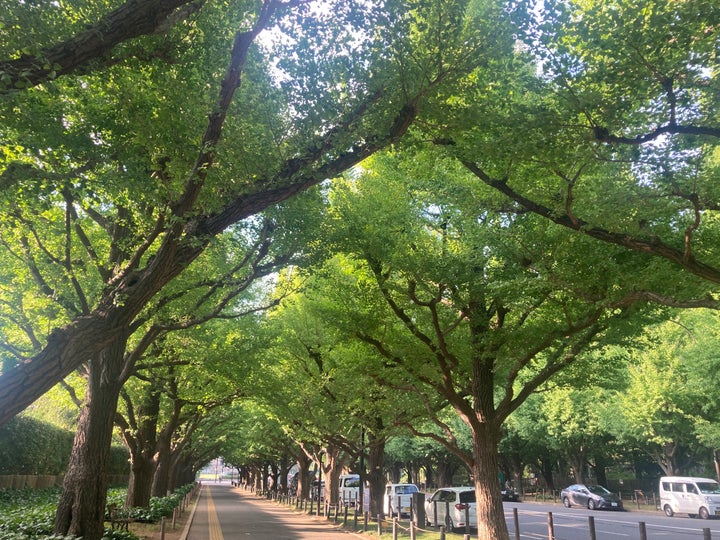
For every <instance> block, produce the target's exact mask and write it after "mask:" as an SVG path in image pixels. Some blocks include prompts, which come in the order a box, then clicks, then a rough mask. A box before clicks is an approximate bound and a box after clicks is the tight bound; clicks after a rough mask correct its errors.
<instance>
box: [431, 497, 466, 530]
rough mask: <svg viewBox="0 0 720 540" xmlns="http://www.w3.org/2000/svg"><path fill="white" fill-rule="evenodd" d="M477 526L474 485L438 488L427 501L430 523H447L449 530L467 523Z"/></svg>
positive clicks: (436, 525) (437, 524)
mask: <svg viewBox="0 0 720 540" xmlns="http://www.w3.org/2000/svg"><path fill="white" fill-rule="evenodd" d="M466 516H467V523H469V524H470V527H472V528H477V513H476V511H475V488H474V487H467V486H465V487H447V488H441V489H438V490H437V491H436V492H435V493H433V494H432V496H431V497H430V498H429V499H427V500H426V501H425V520H426V521H427V524H428V525H432V526H434V527H439V526H440V525H445V526H446V527H447V529H448V530H455V529H464V528H465V523H466V521H465V520H466Z"/></svg>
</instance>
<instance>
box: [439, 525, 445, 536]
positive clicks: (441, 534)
mask: <svg viewBox="0 0 720 540" xmlns="http://www.w3.org/2000/svg"><path fill="white" fill-rule="evenodd" d="M440 540H445V525H440Z"/></svg>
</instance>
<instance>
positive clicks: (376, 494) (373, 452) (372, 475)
mask: <svg viewBox="0 0 720 540" xmlns="http://www.w3.org/2000/svg"><path fill="white" fill-rule="evenodd" d="M385 442H386V439H385V438H384V437H375V436H373V434H372V432H371V433H368V445H367V448H368V482H369V484H370V515H371V516H377V515H378V514H381V513H383V502H384V501H383V498H384V497H385V477H384V475H383V468H382V463H383V460H384V458H385Z"/></svg>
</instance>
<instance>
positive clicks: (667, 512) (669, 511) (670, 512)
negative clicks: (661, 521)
mask: <svg viewBox="0 0 720 540" xmlns="http://www.w3.org/2000/svg"><path fill="white" fill-rule="evenodd" d="M663 510H664V511H665V515H666V516H667V517H673V516H674V515H675V512H673V509H672V508H670V505H669V504H666V505H665V507H664V508H663Z"/></svg>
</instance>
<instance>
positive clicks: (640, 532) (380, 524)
mask: <svg viewBox="0 0 720 540" xmlns="http://www.w3.org/2000/svg"><path fill="white" fill-rule="evenodd" d="M257 494H258V495H259V496H264V497H267V498H268V499H271V500H274V501H276V502H277V503H278V504H283V505H286V506H289V507H294V508H295V509H296V510H299V511H301V512H305V513H309V514H313V515H315V514H317V515H318V516H320V515H324V516H325V518H326V519H327V520H328V521H330V520H332V521H333V522H334V523H335V524H338V523H339V521H340V519H342V524H343V526H344V527H347V528H350V529H351V530H355V531H358V530H360V529H361V530H362V531H363V532H367V531H368V527H369V524H370V515H369V513H368V512H360V511H359V505H355V506H354V507H353V508H350V506H349V505H348V504H341V503H338V504H335V505H331V504H329V503H328V502H326V501H325V502H323V503H322V504H319V503H318V502H317V500H314V499H312V498H310V499H301V498H299V497H296V496H290V495H283V494H278V493H274V494H269V493H261V492H258V493H257ZM432 511H436V510H431V512H432ZM466 512H467V510H466ZM351 514H352V522H350V518H351ZM341 515H342V518H341ZM435 515H437V514H435ZM521 515H530V516H536V517H540V516H545V517H546V518H547V536H541V535H539V534H538V533H537V532H535V533H532V534H534V535H535V536H534V537H535V538H538V539H542V538H547V540H555V538H556V536H555V529H556V527H559V526H567V525H568V523H571V524H572V525H573V526H574V527H575V532H574V535H575V536H574V538H576V539H577V540H584V539H588V540H597V533H596V527H597V525H598V524H599V523H602V522H603V521H606V522H613V523H617V522H616V521H615V520H611V519H603V518H598V517H596V516H580V515H578V516H568V515H567V514H562V515H557V514H553V512H536V511H532V510H519V509H518V508H517V507H514V508H513V509H512V520H511V521H510V522H509V524H508V525H509V526H508V529H509V533H510V537H511V538H514V539H515V540H520V539H521V537H522V534H523V531H522V529H521V522H520V516H521ZM360 516H362V518H363V522H362V524H361V527H360V529H359V528H358V525H359V524H358V520H359V517H360ZM468 517H469V516H468V515H467V514H466V517H465V522H466V523H468V521H469V520H468ZM582 521H586V523H587V526H586V527H581V526H580V527H578V525H581V523H582ZM375 525H376V527H377V530H376V532H377V535H378V536H382V535H383V534H386V535H387V533H391V534H392V538H393V540H397V539H398V538H399V537H400V536H402V537H403V538H407V537H408V536H409V537H410V539H411V540H415V538H416V535H417V534H418V533H420V532H423V533H430V534H432V533H436V534H437V538H438V540H446V531H447V526H446V525H440V526H439V527H437V528H421V527H420V526H419V524H417V523H415V520H413V519H409V520H406V521H402V520H400V519H399V518H398V517H393V518H392V520H387V519H385V518H384V517H383V516H382V515H378V516H376V517H375ZM423 525H424V524H423ZM626 528H627V531H626V536H628V537H630V538H639V540H652V538H653V536H652V535H653V534H655V535H656V537H658V538H660V537H662V538H667V537H668V534H670V535H671V536H672V534H673V527H672V526H671V525H667V526H663V525H655V524H647V523H646V522H643V521H639V522H637V525H635V524H631V523H628V524H627V527H626ZM525 534H527V533H525ZM700 535H702V540H712V538H713V537H712V531H711V529H710V528H708V527H704V528H700V527H699V528H698V529H697V536H695V538H700ZM463 538H464V540H470V538H477V532H475V535H474V536H473V535H472V534H471V532H470V531H469V530H468V527H467V526H466V528H465V530H464V536H463ZM716 538H717V539H718V540H720V537H718V536H717V535H716Z"/></svg>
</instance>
